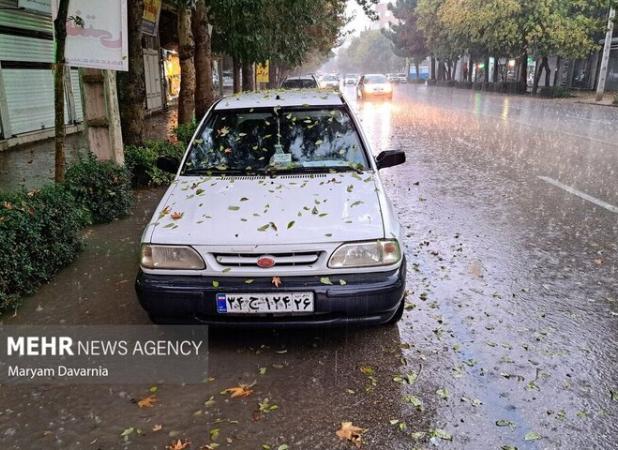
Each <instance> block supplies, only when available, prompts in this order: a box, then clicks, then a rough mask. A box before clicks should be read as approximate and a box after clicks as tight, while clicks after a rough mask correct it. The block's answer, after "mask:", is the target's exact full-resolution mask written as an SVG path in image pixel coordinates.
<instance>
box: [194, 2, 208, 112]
mask: <svg viewBox="0 0 618 450" xmlns="http://www.w3.org/2000/svg"><path fill="white" fill-rule="evenodd" d="M191 26H192V27H193V36H194V38H195V57H194V63H195V117H196V118H197V120H200V119H201V118H202V117H204V114H206V112H207V111H208V108H210V105H212V103H213V102H214V95H213V86H212V52H211V48H210V34H209V33H208V10H207V7H206V1H205V0H198V2H197V3H196V4H195V12H194V13H193V21H192V23H191Z"/></svg>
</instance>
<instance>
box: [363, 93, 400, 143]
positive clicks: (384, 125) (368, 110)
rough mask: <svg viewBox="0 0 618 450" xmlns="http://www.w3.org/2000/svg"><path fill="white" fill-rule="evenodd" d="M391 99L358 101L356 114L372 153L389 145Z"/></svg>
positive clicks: (390, 135) (392, 104)
mask: <svg viewBox="0 0 618 450" xmlns="http://www.w3.org/2000/svg"><path fill="white" fill-rule="evenodd" d="M394 108H396V106H395V104H394V103H393V101H390V100H382V99H371V100H363V101H358V103H357V110H358V116H359V118H360V120H361V122H362V126H363V130H364V131H365V134H366V135H367V137H368V139H369V142H370V145H371V147H372V149H373V151H374V153H376V154H377V153H379V152H380V151H382V150H386V149H388V148H390V147H391V139H392V115H393V110H394Z"/></svg>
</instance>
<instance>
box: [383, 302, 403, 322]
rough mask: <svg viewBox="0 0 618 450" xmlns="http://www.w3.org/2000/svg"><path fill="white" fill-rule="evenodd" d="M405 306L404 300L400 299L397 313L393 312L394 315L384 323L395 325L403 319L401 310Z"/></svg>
mask: <svg viewBox="0 0 618 450" xmlns="http://www.w3.org/2000/svg"><path fill="white" fill-rule="evenodd" d="M405 306H406V299H405V297H404V298H402V299H401V303H399V308H397V311H395V315H394V316H393V317H391V318H390V320H389V321H388V322H386V324H387V325H395V324H396V323H397V322H399V321H400V320H401V318H402V317H403V310H404V308H405Z"/></svg>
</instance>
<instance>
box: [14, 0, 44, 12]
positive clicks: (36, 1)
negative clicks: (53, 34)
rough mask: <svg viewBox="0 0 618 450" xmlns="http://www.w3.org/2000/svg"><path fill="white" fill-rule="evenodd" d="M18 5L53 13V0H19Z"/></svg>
mask: <svg viewBox="0 0 618 450" xmlns="http://www.w3.org/2000/svg"><path fill="white" fill-rule="evenodd" d="M17 7H18V8H24V9H31V10H32V11H38V12H42V13H45V14H51V0H18V2H17Z"/></svg>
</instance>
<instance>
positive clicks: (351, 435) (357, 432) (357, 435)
mask: <svg viewBox="0 0 618 450" xmlns="http://www.w3.org/2000/svg"><path fill="white" fill-rule="evenodd" d="M365 431H367V430H364V429H363V428H359V427H356V426H354V425H352V422H341V428H339V429H338V430H337V436H339V438H340V439H343V440H348V441H350V442H352V443H353V444H354V445H356V447H358V448H360V446H361V445H363V441H362V435H363V433H364V432H365Z"/></svg>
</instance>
